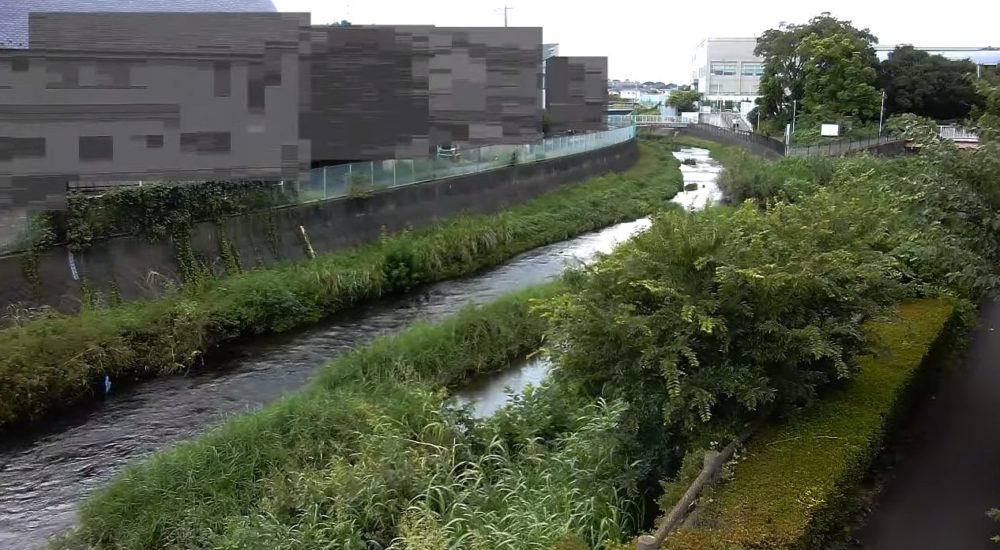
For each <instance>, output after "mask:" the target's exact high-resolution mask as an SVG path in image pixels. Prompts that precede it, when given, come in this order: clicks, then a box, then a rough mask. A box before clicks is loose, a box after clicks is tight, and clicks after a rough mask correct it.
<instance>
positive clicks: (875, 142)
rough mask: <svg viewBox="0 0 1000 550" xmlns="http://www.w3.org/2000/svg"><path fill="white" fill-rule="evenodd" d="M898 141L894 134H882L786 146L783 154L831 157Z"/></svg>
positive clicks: (789, 155)
mask: <svg viewBox="0 0 1000 550" xmlns="http://www.w3.org/2000/svg"><path fill="white" fill-rule="evenodd" d="M899 141H901V140H900V138H898V137H895V136H882V137H873V138H868V139H859V140H854V141H838V142H831V143H820V144H817V145H810V146H807V147H786V148H785V156H786V157H813V156H827V157H833V156H839V155H847V154H850V153H856V152H859V151H866V150H868V149H873V148H875V147H878V146H880V145H886V144H889V143H897V142H899Z"/></svg>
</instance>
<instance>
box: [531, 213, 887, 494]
mask: <svg viewBox="0 0 1000 550" xmlns="http://www.w3.org/2000/svg"><path fill="white" fill-rule="evenodd" d="M869 208H870V206H868V205H864V204H852V203H849V202H846V201H841V200H838V199H837V198H836V197H833V196H830V195H829V194H825V193H824V194H820V195H818V196H817V197H815V198H813V199H810V200H809V201H807V202H804V203H801V204H778V205H775V206H774V207H773V208H771V209H769V210H766V211H762V210H760V209H757V208H754V207H753V206H752V205H750V204H747V205H744V206H743V207H741V208H739V209H736V210H729V209H723V208H715V209H708V210H706V211H704V212H700V213H693V214H683V213H675V212H667V213H665V214H663V215H660V216H658V217H657V218H656V219H655V221H654V223H653V226H652V227H651V228H650V229H649V230H648V231H647V232H645V233H643V234H642V235H640V236H638V237H636V238H635V239H633V241H632V242H630V243H627V244H625V245H623V246H622V247H620V248H619V249H618V251H616V252H615V253H614V254H613V255H611V256H608V257H606V258H604V259H603V260H602V261H601V262H598V263H597V264H595V265H593V266H591V267H589V268H586V269H585V270H584V271H583V272H581V273H579V274H578V275H577V276H574V277H570V278H569V289H570V291H569V292H568V293H566V294H564V295H561V296H560V297H559V298H557V299H556V300H554V301H552V302H550V303H548V304H547V305H546V307H545V311H544V314H545V315H546V317H547V318H548V319H549V320H550V323H551V326H552V328H551V329H550V332H551V335H550V337H549V346H548V353H549V354H550V355H551V356H552V357H553V359H554V361H555V362H556V363H557V364H558V365H559V369H558V370H557V371H556V373H557V376H558V379H559V380H560V381H561V382H562V383H564V384H566V385H569V386H572V387H577V388H579V390H580V391H581V392H582V393H583V394H585V395H590V396H601V397H604V398H606V399H620V400H622V401H625V402H626V403H630V404H631V405H632V407H631V408H630V410H629V415H630V416H629V422H630V424H629V425H630V429H632V430H633V436H634V438H635V441H639V442H645V446H644V448H643V449H642V450H637V451H636V452H637V453H638V454H637V456H639V457H641V458H642V459H644V460H647V461H649V463H650V464H653V463H655V462H656V461H663V460H664V459H667V460H677V459H678V458H679V456H675V453H676V452H677V449H684V448H685V447H686V443H687V441H688V440H689V438H691V437H694V436H695V435H696V434H697V433H698V432H699V431H701V430H702V429H704V425H705V423H707V422H709V421H711V420H715V421H716V422H721V423H729V422H733V421H737V420H742V419H743V418H745V417H746V416H748V415H750V414H752V413H754V412H755V411H759V410H762V409H763V408H764V407H766V406H769V405H771V404H778V405H781V406H785V407H789V406H799V405H803V404H808V403H810V402H811V401H813V400H814V399H815V397H816V395H817V392H818V391H819V389H820V388H822V387H823V386H824V385H826V384H829V383H832V382H834V381H836V380H842V379H846V378H849V377H850V376H852V375H853V374H854V373H856V364H855V363H854V361H853V357H855V356H856V355H858V354H859V353H860V352H862V351H863V350H865V349H866V340H865V338H864V335H863V333H862V331H861V329H860V326H861V323H862V322H863V320H864V319H866V318H869V317H871V316H872V315H875V314H876V313H878V312H879V311H880V310H881V309H882V308H883V307H885V306H887V305H888V304H891V303H894V302H895V301H896V300H898V299H899V298H900V297H901V296H903V295H904V293H905V288H904V284H903V281H902V273H901V270H900V264H899V262H898V261H897V260H896V259H895V258H893V257H892V256H890V255H888V254H886V253H884V252H882V251H880V250H878V249H875V248H873V247H871V246H870V245H868V244H867V243H866V241H865V238H864V237H865V236H866V235H868V234H869V233H871V232H879V231H886V230H887V228H886V227H885V226H883V225H880V222H879V220H877V219H874V218H873V217H872V216H870V215H867V212H866V209H869ZM859 220H860V221H861V222H863V223H859ZM653 442H655V443H653ZM661 473H662V472H661ZM661 478H662V477H661Z"/></svg>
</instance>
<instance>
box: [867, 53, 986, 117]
mask: <svg viewBox="0 0 1000 550" xmlns="http://www.w3.org/2000/svg"><path fill="white" fill-rule="evenodd" d="M880 72H881V76H880V80H881V83H882V88H883V89H884V90H885V91H886V103H885V108H886V112H887V113H890V114H902V113H913V114H915V115H919V116H924V117H928V118H933V119H935V120H956V119H962V118H965V117H966V116H968V115H969V112H970V111H972V108H973V107H975V106H976V105H978V104H979V103H980V102H981V101H982V97H981V96H980V95H979V92H977V91H976V86H975V82H974V81H973V77H974V76H975V74H976V65H975V63H973V62H971V61H968V60H961V61H958V60H951V59H947V58H945V57H942V56H940V55H931V54H929V53H927V52H924V51H920V50H916V49H914V48H913V47H912V46H900V47H898V48H896V49H895V51H893V52H892V53H890V54H889V58H888V59H887V60H885V61H883V62H882V65H881V67H880Z"/></svg>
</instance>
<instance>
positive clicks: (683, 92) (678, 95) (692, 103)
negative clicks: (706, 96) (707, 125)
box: [667, 86, 701, 113]
mask: <svg viewBox="0 0 1000 550" xmlns="http://www.w3.org/2000/svg"><path fill="white" fill-rule="evenodd" d="M699 101H701V92H699V91H698V90H693V89H691V87H690V86H681V87H680V88H677V89H676V90H674V91H673V92H670V97H669V98H668V99H667V105H669V106H671V107H673V108H674V109H677V112H678V113H683V112H690V111H693V110H695V109H696V108H697V105H696V103H698V102H699Z"/></svg>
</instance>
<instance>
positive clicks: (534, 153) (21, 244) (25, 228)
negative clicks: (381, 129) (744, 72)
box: [0, 125, 636, 255]
mask: <svg viewBox="0 0 1000 550" xmlns="http://www.w3.org/2000/svg"><path fill="white" fill-rule="evenodd" d="M635 136H636V128H635V126H632V125H629V126H625V127H622V128H615V129H612V130H606V131H603V132H594V133H589V134H579V135H570V136H559V137H552V138H548V139H544V140H542V141H539V142H536V143H528V144H521V145H491V146H486V147H480V148H477V149H468V150H460V149H458V150H456V149H452V150H448V152H447V153H446V154H444V155H438V156H435V157H426V158H419V159H393V160H380V161H369V162H356V163H353V164H342V165H338V166H326V167H323V168H315V169H313V170H310V178H309V180H308V181H304V182H298V183H285V184H284V185H293V186H295V189H294V191H295V192H293V193H289V194H288V195H289V201H288V202H286V203H283V204H274V205H273V206H275V207H277V206H289V205H293V204H302V203H307V202H314V201H320V200H328V199H337V198H342V197H351V196H365V195H367V194H370V193H373V192H375V191H380V190H384V189H392V188H395V187H403V186H406V185H414V184H418V183H422V182H428V181H434V180H439V179H442V178H448V177H453V176H461V175H464V174H474V173H478V172H485V171H488V170H495V169H498V168H503V167H506V166H511V165H515V164H527V163H532V162H539V161H543V160H549V159H554V158H560V157H565V156H569V155H575V154H578V153H585V152H588V151H595V150H598V149H603V148H605V147H610V146H612V145H617V144H619V143H624V142H626V141H629V140H631V139H634V138H635ZM30 221H31V213H30V211H28V210H26V209H7V210H3V209H0V255H3V254H11V253H14V252H20V251H23V250H26V249H27V248H28V247H29V246H30V245H31V230H30V226H31V223H30Z"/></svg>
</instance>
